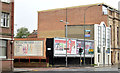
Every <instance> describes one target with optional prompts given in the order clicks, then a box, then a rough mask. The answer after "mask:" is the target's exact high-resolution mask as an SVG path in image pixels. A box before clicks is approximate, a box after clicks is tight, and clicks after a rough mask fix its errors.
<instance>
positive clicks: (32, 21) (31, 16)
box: [14, 0, 120, 33]
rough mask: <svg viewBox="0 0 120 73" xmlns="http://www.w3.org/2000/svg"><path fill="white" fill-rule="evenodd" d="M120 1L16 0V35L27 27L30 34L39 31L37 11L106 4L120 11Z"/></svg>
mask: <svg viewBox="0 0 120 73" xmlns="http://www.w3.org/2000/svg"><path fill="white" fill-rule="evenodd" d="M119 1H120V0H15V18H14V20H15V22H14V24H15V26H14V27H15V28H14V30H15V33H16V30H17V29H18V28H20V27H26V28H28V30H29V31H30V32H32V31H33V30H36V29H37V24H38V22H37V19H38V15H37V11H42V10H48V9H55V8H65V7H71V6H79V5H87V4H94V3H106V4H107V5H110V6H112V7H113V8H116V9H118V2H119Z"/></svg>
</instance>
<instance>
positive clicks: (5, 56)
mask: <svg viewBox="0 0 120 73" xmlns="http://www.w3.org/2000/svg"><path fill="white" fill-rule="evenodd" d="M13 28H14V0H1V1H0V64H1V65H0V69H2V71H12V70H13V34H14V29H13ZM1 67H2V68H1Z"/></svg>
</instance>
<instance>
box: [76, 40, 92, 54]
mask: <svg viewBox="0 0 120 73" xmlns="http://www.w3.org/2000/svg"><path fill="white" fill-rule="evenodd" d="M76 43H77V50H76V53H77V54H79V48H82V49H83V52H82V54H83V53H84V40H77V41H76ZM90 50H92V54H94V41H88V40H86V42H85V55H90V54H91V53H90V52H91V51H90Z"/></svg>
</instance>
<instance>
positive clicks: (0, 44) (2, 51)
mask: <svg viewBox="0 0 120 73" xmlns="http://www.w3.org/2000/svg"><path fill="white" fill-rule="evenodd" d="M6 49H7V41H6V40H0V58H6Z"/></svg>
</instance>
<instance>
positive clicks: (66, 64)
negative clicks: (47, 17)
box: [60, 8, 68, 67]
mask: <svg viewBox="0 0 120 73" xmlns="http://www.w3.org/2000/svg"><path fill="white" fill-rule="evenodd" d="M60 22H64V23H66V25H65V27H66V28H65V38H66V67H67V50H68V49H67V24H68V22H67V8H66V21H63V20H60Z"/></svg>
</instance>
